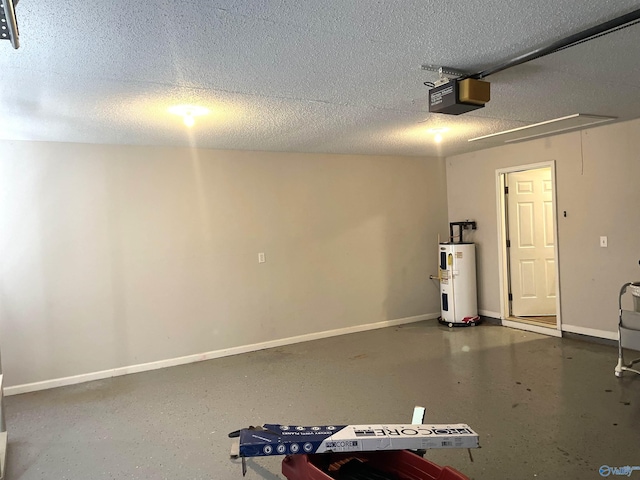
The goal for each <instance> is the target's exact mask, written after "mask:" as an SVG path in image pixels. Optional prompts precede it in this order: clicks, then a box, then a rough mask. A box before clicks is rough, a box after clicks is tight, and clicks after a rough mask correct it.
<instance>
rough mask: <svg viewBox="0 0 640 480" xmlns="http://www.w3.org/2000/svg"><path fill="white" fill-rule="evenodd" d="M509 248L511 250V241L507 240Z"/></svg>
mask: <svg viewBox="0 0 640 480" xmlns="http://www.w3.org/2000/svg"><path fill="white" fill-rule="evenodd" d="M507 248H511V240H507Z"/></svg>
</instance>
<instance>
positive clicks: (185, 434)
mask: <svg viewBox="0 0 640 480" xmlns="http://www.w3.org/2000/svg"><path fill="white" fill-rule="evenodd" d="M616 357H617V354H616V350H615V348H613V347H611V346H607V345H598V344H592V343H587V342H582V341H579V340H573V339H559V338H552V337H545V336H542V335H537V334H533V333H527V332H522V331H518V330H512V329H508V328H503V327H498V326H495V325H487V324H485V325H482V326H479V327H472V328H456V329H448V328H446V327H443V326H440V325H438V324H437V323H436V322H435V321H427V322H421V323H415V324H410V325H406V326H403V327H395V328H386V329H382V330H375V331H370V332H364V333H358V334H352V335H345V336H342V337H336V338H330V339H325V340H318V341H314V342H308V343H301V344H297V345H291V346H287V347H281V348H276V349H271V350H265V351H260V352H254V353H250V354H244V355H238V356H234V357H227V358H222V359H216V360H210V361H207V362H202V363H197V364H191V365H185V366H180V367H173V368H169V369H164V370H156V371H152V372H146V373H140V374H135V375H128V376H124V377H118V378H113V379H109V380H102V381H95V382H90V383H85V384H81V385H76V386H71V387H63V388H58V389H53V390H47V391H42V392H35V393H29V394H23V395H17V396H12V397H8V398H6V399H5V400H6V404H5V405H6V413H7V424H8V428H9V447H8V457H7V463H8V466H7V477H6V478H7V479H8V480H18V479H20V480H32V479H60V480H61V479H78V480H89V479H90V480H99V479H172V480H173V479H233V478H241V472H240V465H239V463H238V462H232V461H230V460H229V447H230V441H229V439H228V438H227V433H228V432H230V431H233V430H236V429H238V428H241V427H246V426H249V425H259V424H263V423H285V424H286V423H288V424H302V425H314V424H331V423H337V424H341V423H352V424H358V423H406V422H409V421H410V419H411V414H412V411H413V407H414V406H415V405H424V406H426V407H427V418H426V421H427V423H430V422H431V423H458V422H459V423H467V424H469V425H470V426H471V428H473V429H474V430H476V431H477V432H478V433H479V434H480V444H481V446H482V448H481V449H479V450H474V451H473V458H474V461H473V462H471V461H470V459H469V455H468V453H467V451H466V450H432V451H429V452H427V458H429V459H430V460H432V461H434V462H436V463H438V464H440V465H451V466H453V467H455V468H457V469H458V470H460V471H461V472H463V473H465V474H466V475H468V476H469V477H470V478H473V479H506V478H512V479H526V478H531V479H533V478H535V479H560V478H562V479H576V480H578V479H580V480H584V479H589V478H601V477H600V475H599V473H598V469H599V467H600V466H601V465H603V464H606V465H609V466H625V465H631V466H634V465H640V376H634V375H632V374H625V375H626V376H625V377H624V378H622V379H617V378H616V377H615V376H614V375H613V369H614V366H615V363H616ZM281 458H282V457H272V458H263V459H258V460H250V461H249V462H248V466H249V471H248V473H247V477H246V478H247V479H261V478H262V479H269V480H273V479H280V478H284V477H283V476H282V475H281V473H280V462H281ZM634 477H638V478H640V472H633V474H632V476H631V478H634Z"/></svg>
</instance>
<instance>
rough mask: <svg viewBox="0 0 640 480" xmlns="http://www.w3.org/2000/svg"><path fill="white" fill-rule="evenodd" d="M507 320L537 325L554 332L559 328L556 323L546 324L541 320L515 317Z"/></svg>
mask: <svg viewBox="0 0 640 480" xmlns="http://www.w3.org/2000/svg"><path fill="white" fill-rule="evenodd" d="M554 319H555V317H554ZM507 320H510V321H512V322H521V323H526V324H527V325H537V326H539V327H543V328H553V329H554V330H555V329H556V328H557V324H556V322H555V321H554V322H553V323H549V322H544V321H540V320H534V319H532V318H527V317H514V316H509V318H508V319H507Z"/></svg>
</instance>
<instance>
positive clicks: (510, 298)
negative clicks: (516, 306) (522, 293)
mask: <svg viewBox="0 0 640 480" xmlns="http://www.w3.org/2000/svg"><path fill="white" fill-rule="evenodd" d="M509 301H510V302H511V301H513V293H510V294H509Z"/></svg>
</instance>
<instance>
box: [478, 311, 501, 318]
mask: <svg viewBox="0 0 640 480" xmlns="http://www.w3.org/2000/svg"><path fill="white" fill-rule="evenodd" d="M478 314H480V315H482V316H483V317H491V318H497V319H498V320H500V312H492V311H490V310H478Z"/></svg>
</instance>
